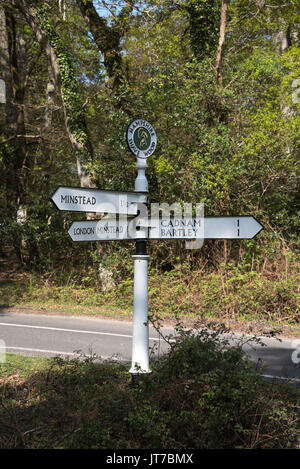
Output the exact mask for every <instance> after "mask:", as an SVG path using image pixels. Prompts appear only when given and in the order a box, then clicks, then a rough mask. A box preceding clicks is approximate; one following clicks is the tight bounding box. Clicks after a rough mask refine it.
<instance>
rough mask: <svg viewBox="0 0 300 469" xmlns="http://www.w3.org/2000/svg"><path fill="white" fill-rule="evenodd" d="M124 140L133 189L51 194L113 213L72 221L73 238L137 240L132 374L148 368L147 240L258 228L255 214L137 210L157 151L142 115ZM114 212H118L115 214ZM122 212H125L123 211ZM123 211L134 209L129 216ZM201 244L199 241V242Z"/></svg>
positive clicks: (63, 203) (234, 234)
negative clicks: (133, 170) (200, 214)
mask: <svg viewBox="0 0 300 469" xmlns="http://www.w3.org/2000/svg"><path fill="white" fill-rule="evenodd" d="M126 139H127V143H128V146H129V149H130V151H131V152H132V153H133V154H134V155H135V156H136V160H137V161H136V169H137V177H136V180H135V190H134V192H114V191H103V190H98V189H89V188H74V187H64V186H59V187H58V188H57V189H56V190H55V192H54V193H53V194H52V196H51V200H52V201H53V202H54V204H55V206H56V207H57V208H58V209H59V210H68V211H76V212H89V213H93V212H95V213H106V214H114V217H112V216H110V215H106V216H104V217H103V218H102V219H101V220H84V221H75V222H73V223H72V225H71V227H70V229H69V231H68V233H69V235H70V237H71V238H72V240H73V241H75V242H76V241H81V242H83V241H121V240H123V241H125V240H127V241H133V240H134V241H135V244H136V252H135V254H134V255H133V256H132V257H133V259H134V288H133V335H132V362H131V368H130V370H129V371H130V373H131V374H132V376H135V375H141V374H143V373H150V372H151V370H150V368H149V333H148V260H149V256H148V254H147V240H148V239H165V240H169V239H172V240H176V239H185V240H191V241H192V242H195V240H200V239H252V238H254V236H256V235H257V234H258V233H259V232H260V231H261V230H262V229H263V227H262V225H261V224H260V223H258V222H257V221H256V220H255V218H254V217H251V216H250V217H248V216H228V217H198V218H197V217H196V218H193V217H176V216H175V217H173V218H172V217H164V216H163V217H162V218H158V217H151V218H148V216H147V217H145V216H143V214H142V215H141V214H139V213H138V212H139V208H141V206H139V204H141V205H143V206H144V207H145V204H146V202H147V193H148V181H147V178H146V175H145V171H146V168H147V161H146V160H147V158H148V157H149V156H150V155H152V154H153V153H154V151H155V148H156V144H157V138H156V133H155V130H154V128H153V127H152V125H151V124H150V123H149V122H147V121H146V120H144V119H137V120H135V121H133V122H132V123H131V124H130V125H129V126H128V129H127V134H126ZM116 215H119V216H118V217H116ZM124 215H126V217H124ZM127 215H134V216H135V217H134V218H131V219H128V218H127ZM200 246H201V245H199V247H200Z"/></svg>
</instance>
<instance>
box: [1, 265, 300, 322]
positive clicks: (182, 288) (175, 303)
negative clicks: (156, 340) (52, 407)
mask: <svg viewBox="0 0 300 469" xmlns="http://www.w3.org/2000/svg"><path fill="white" fill-rule="evenodd" d="M299 285H300V273H299V272H298V269H296V268H295V269H294V270H293V271H291V272H290V273H289V275H288V276H287V275H286V274H285V273H282V275H281V274H280V273H277V274H276V275H275V274H274V275H271V276H269V277H268V276H266V275H262V274H260V273H258V272H256V271H243V270H242V269H240V268H237V267H234V266H227V267H226V269H225V268H224V269H223V270H220V271H218V272H210V273H207V272H206V273H204V272H203V271H201V270H199V271H193V272H190V271H188V272H187V271H185V270H184V269H179V270H176V269H175V270H172V271H169V272H165V273H161V272H160V273H158V272H157V271H155V270H151V271H150V272H149V289H148V291H149V311H150V312H151V314H152V315H153V316H156V315H158V316H159V317H161V318H164V319H165V320H169V319H173V318H174V317H186V318H190V317H192V318H201V319H218V320H221V321H226V320H235V321H260V322H268V323H271V324H275V325H283V324H284V325H290V326H298V327H299V325H300V308H299V304H300V302H299V299H300V291H299ZM0 292H1V300H0V305H5V306H19V307H32V308H34V307H37V308H40V309H45V310H50V311H51V310H52V311H58V312H59V311H60V312H68V313H71V314H88V315H100V316H103V317H112V318H123V319H129V318H131V314H132V303H133V280H132V278H131V277H130V278H127V276H126V278H119V279H117V280H116V281H115V284H114V286H113V287H110V288H107V290H105V291H103V290H102V289H101V285H100V283H99V282H97V277H96V276H94V277H93V275H92V274H90V276H89V277H87V276H85V277H83V278H78V277H76V278H73V277H72V275H71V274H70V275H66V274H64V275H63V276H62V277H60V276H55V273H52V274H51V276H49V275H44V276H43V275H41V274H36V273H24V272H22V273H20V274H19V275H18V274H16V275H11V276H10V277H9V278H7V279H5V280H2V281H1V282H0Z"/></svg>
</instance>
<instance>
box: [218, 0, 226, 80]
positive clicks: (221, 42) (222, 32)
mask: <svg viewBox="0 0 300 469" xmlns="http://www.w3.org/2000/svg"><path fill="white" fill-rule="evenodd" d="M228 3H229V0H222V5H221V19H220V33H219V44H218V51H217V59H216V74H217V82H218V83H219V84H222V79H223V77H222V62H223V55H224V43H225V33H226V20H227V6H228Z"/></svg>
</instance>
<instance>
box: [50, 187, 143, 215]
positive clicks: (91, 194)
mask: <svg viewBox="0 0 300 469" xmlns="http://www.w3.org/2000/svg"><path fill="white" fill-rule="evenodd" d="M146 199H147V196H146V194H143V193H137V192H114V191H103V190H99V189H89V188H82V187H64V186H59V187H58V188H57V189H56V190H55V191H54V193H53V194H52V196H51V200H52V201H53V202H54V204H55V205H56V207H57V208H58V209H59V210H67V211H71V212H91V213H92V212H96V213H121V214H128V215H136V214H137V206H136V204H137V203H144V202H146Z"/></svg>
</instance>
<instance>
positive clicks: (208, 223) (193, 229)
mask: <svg viewBox="0 0 300 469" xmlns="http://www.w3.org/2000/svg"><path fill="white" fill-rule="evenodd" d="M262 228H263V227H262V226H261V224H260V223H258V222H257V221H256V220H255V218H254V217H244V216H242V217H205V218H149V219H147V220H146V219H141V220H137V219H136V218H133V219H132V220H128V219H125V220H122V219H116V218H103V219H102V220H88V221H76V222H73V223H72V225H71V227H70V229H69V231H68V233H69V235H70V236H71V238H72V240H73V241H118V240H128V241H130V240H136V239H141V238H142V239H189V240H190V239H252V238H254V236H256V235H257V234H258V233H259V232H260V231H261V230H262ZM148 231H149V233H148Z"/></svg>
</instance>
